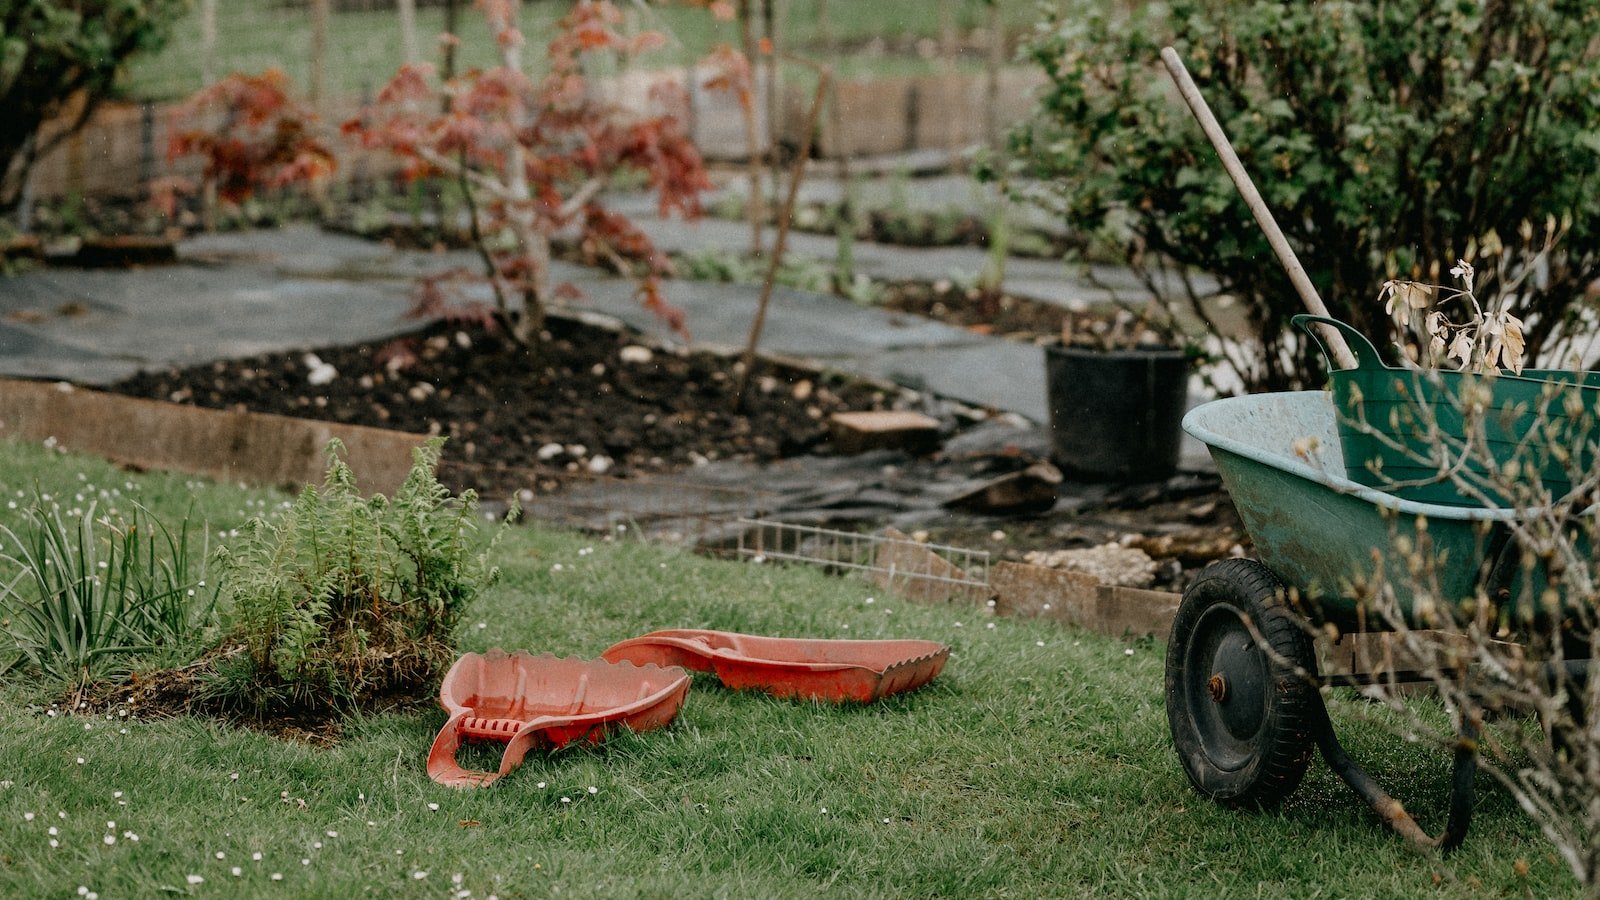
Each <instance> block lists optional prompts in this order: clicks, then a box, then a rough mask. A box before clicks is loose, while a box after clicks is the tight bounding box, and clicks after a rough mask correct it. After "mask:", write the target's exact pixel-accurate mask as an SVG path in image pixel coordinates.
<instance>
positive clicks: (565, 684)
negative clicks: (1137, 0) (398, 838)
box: [428, 648, 690, 787]
mask: <svg viewBox="0 0 1600 900" xmlns="http://www.w3.org/2000/svg"><path fill="white" fill-rule="evenodd" d="M689 682H690V677H689V673H687V672H685V671H684V670H682V669H679V668H673V667H662V666H657V665H642V666H641V665H635V664H634V663H631V662H609V661H606V660H589V659H580V658H578V657H576V656H569V657H566V658H564V659H561V658H557V657H556V656H554V655H552V654H549V653H545V654H541V655H539V656H534V655H533V654H531V653H528V652H527V651H525V650H519V651H517V652H516V653H506V652H505V651H504V650H500V649H498V648H496V649H493V650H490V651H489V652H487V653H484V654H477V653H468V654H465V655H463V656H462V657H461V658H460V659H458V660H456V662H455V665H453V666H451V667H450V671H449V672H448V673H446V674H445V677H444V682H443V683H442V684H441V685H440V686H439V705H440V706H443V707H444V709H445V711H446V712H448V713H449V714H450V717H449V719H448V720H447V721H446V722H445V726H444V728H442V729H440V731H439V735H438V737H437V738H435V739H434V742H433V747H432V748H431V749H430V750H429V752H428V775H429V777H431V778H432V779H433V780H434V781H437V782H439V783H441V784H447V785H452V786H456V787H482V786H486V785H488V784H491V783H493V782H494V781H495V780H496V779H498V778H501V777H503V776H505V775H506V774H508V773H509V772H510V771H511V770H512V769H514V768H516V767H517V766H518V765H520V764H521V763H522V759H523V757H524V756H525V755H526V754H527V752H528V751H529V750H530V749H532V748H534V747H546V748H550V749H559V748H561V747H565V746H567V745H569V744H572V743H576V742H589V743H597V742H599V741H601V740H603V739H604V737H605V736H606V734H607V733H608V732H610V731H611V730H613V729H615V728H617V727H626V728H631V729H633V730H634V731H648V730H650V729H652V728H660V727H661V726H663V725H666V724H668V723H669V722H671V721H672V720H673V718H675V717H676V716H677V714H678V710H679V708H680V707H682V705H683V700H684V696H685V695H686V694H687V693H688V690H689ZM467 741H497V742H502V743H505V744H506V749H505V753H504V755H503V756H502V758H501V762H500V769H499V771H498V772H473V771H468V770H466V769H463V768H461V767H460V766H459V765H457V764H456V760H455V756H456V751H457V750H458V749H459V747H460V745H461V744H462V743H463V742H467Z"/></svg>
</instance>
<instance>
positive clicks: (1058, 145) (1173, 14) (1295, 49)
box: [1011, 0, 1600, 388]
mask: <svg viewBox="0 0 1600 900" xmlns="http://www.w3.org/2000/svg"><path fill="white" fill-rule="evenodd" d="M1597 26H1600V7H1597V6H1595V4H1593V3H1588V2H1580V0H1516V2H1511V0H1473V2H1443V0H1384V2H1378V3H1365V2H1315V0H1259V2H1250V3H1237V2H1230V0H1173V2H1171V3H1169V4H1141V5H1138V7H1137V8H1135V9H1134V10H1132V11H1129V10H1128V9H1127V8H1126V5H1124V4H1105V3H1089V2H1076V0H1075V2H1072V3H1070V4H1069V5H1068V7H1067V9H1066V10H1065V12H1064V13H1063V14H1062V15H1060V16H1059V17H1057V18H1052V19H1050V20H1048V21H1046V22H1045V23H1044V24H1042V25H1041V26H1040V27H1039V29H1038V31H1037V33H1036V36H1035V39H1034V40H1033V41H1032V43H1031V47H1030V54H1031V57H1032V59H1033V60H1034V61H1035V62H1037V63H1038V64H1039V65H1041V66H1042V67H1043V68H1044V71H1045V72H1046V73H1047V75H1048V77H1049V83H1048V85H1047V87H1046V89H1045V91H1044V93H1043V95H1042V100H1041V105H1040V109H1039V114H1038V115H1037V116H1036V117H1035V118H1034V119H1033V120H1032V121H1030V122H1028V123H1026V124H1025V125H1023V126H1021V127H1020V128H1019V129H1018V130H1016V131H1015V132H1014V133H1013V135H1012V138H1011V150H1012V166H1013V167H1014V170H1015V172H1016V173H1018V174H1024V175H1031V176H1034V177H1037V178H1039V179H1042V180H1044V181H1045V182H1046V185H1047V187H1048V189H1049V191H1050V195H1049V196H1050V198H1051V201H1052V204H1053V205H1055V206H1056V208H1057V209H1058V211H1059V212H1060V213H1061V214H1062V215H1064V216H1066V217H1067V218H1068V219H1069V221H1071V222H1072V223H1073V224H1075V225H1076V226H1079V227H1081V228H1083V229H1087V230H1091V231H1092V230H1100V229H1107V228H1108V226H1115V227H1114V228H1110V230H1111V231H1113V232H1115V234H1116V235H1117V238H1118V240H1119V241H1121V242H1122V243H1123V244H1124V245H1126V246H1127V247H1128V248H1129V250H1130V254H1131V256H1132V257H1135V258H1143V259H1145V260H1150V259H1152V258H1155V259H1160V260H1165V261H1170V262H1171V263H1175V264H1177V265H1178V266H1181V267H1185V268H1193V269H1199V270H1203V271H1207V272H1210V273H1212V274H1214V275H1215V276H1216V277H1217V278H1218V279H1219V281H1220V282H1221V287H1222V290H1224V291H1226V292H1228V293H1230V294H1233V295H1234V296H1235V297H1237V298H1238V299H1239V300H1240V301H1241V302H1242V304H1243V309H1244V313H1245V315H1246V317H1247V320H1248V324H1249V326H1250V328H1251V329H1252V331H1253V332H1254V333H1255V334H1256V335H1257V336H1259V338H1260V340H1261V341H1262V342H1263V345H1264V351H1265V352H1264V353H1262V354H1261V355H1260V358H1259V359H1256V360H1253V361H1248V362H1243V363H1242V364H1239V365H1238V367H1239V368H1241V369H1242V370H1243V371H1242V372H1241V374H1242V375H1244V376H1245V380H1246V382H1247V383H1249V384H1250V385H1252V386H1257V387H1269V388H1280V387H1287V386H1290V385H1292V384H1294V383H1296V382H1297V381H1299V380H1300V379H1301V378H1302V377H1304V376H1305V375H1306V374H1307V373H1310V372H1314V371H1315V368H1314V367H1310V366H1308V365H1307V364H1308V362H1309V355H1310V354H1309V353H1308V352H1306V351H1305V349H1304V348H1301V350H1300V353H1299V355H1298V356H1297V355H1296V353H1294V352H1292V348H1293V347H1294V346H1295V345H1296V343H1297V342H1293V341H1285V336H1286V335H1285V329H1286V317H1287V316H1288V315H1289V314H1291V313H1293V312H1297V311H1299V301H1298V299H1297V297H1296V295H1295V293H1294V292H1293V290H1292V289H1291V287H1290V285H1289V282H1288V280H1287V278H1286V277H1285V276H1284V274H1283V272H1282V270H1281V268H1280V267H1279V264H1278V262H1277V260H1276V259H1275V257H1274V256H1273V254H1272V252H1271V251H1270V249H1269V248H1268V246H1267V243H1266V240H1265V238H1264V237H1263V235H1262V233H1261V231H1260V230H1259V229H1258V228H1257V227H1256V224H1255V222H1254V221H1253V220H1252V218H1251V216H1250V214H1249V213H1248V212H1247V210H1246V208H1245V206H1244V204H1243V202H1242V201H1241V200H1239V198H1238V195H1237V193H1236V192H1235V190H1234V187H1233V185H1232V184H1231V182H1229V180H1228V178H1227V176H1226V174H1225V173H1224V171H1223V169H1222V166H1221V164H1220V163H1219V162H1218V160H1217V157H1216V154H1215V152H1213V150H1212V149H1211V147H1210V145H1209V144H1208V143H1207V142H1206V140H1205V137H1204V136H1203V135H1202V133H1201V131H1200V129H1199V127H1198V126H1197V125H1196V124H1195V122H1194V121H1193V120H1192V119H1191V117H1190V113H1189V111H1188V109H1187V108H1186V107H1185V106H1184V105H1183V103H1182V101H1180V100H1179V99H1178V98H1177V96H1176V93H1175V92H1174V91H1173V90H1172V87H1171V83H1170V81H1169V79H1168V77H1167V75H1166V73H1165V71H1164V69H1162V67H1161V65H1160V62H1159V59H1158V52H1159V49H1160V47H1161V46H1162V45H1163V44H1167V43H1170V44H1172V45H1173V46H1175V47H1176V48H1177V49H1178V51H1179V53H1180V54H1182V56H1183V57H1184V58H1185V60H1186V61H1187V63H1188V65H1189V67H1190V70H1191V71H1192V73H1193V74H1194V76H1195V80H1196V82H1198V84H1199V85H1200V89H1201V91H1202V92H1203V93H1204V94H1205V96H1206V98H1207V99H1208V101H1209V102H1210V104H1211V106H1212V108H1213V110H1214V111H1215V112H1216V113H1217V116H1218V118H1219V119H1220V120H1221V121H1222V124H1223V127H1224V129H1225V130H1226V131H1227V133H1228V135H1229V136H1230V138H1231V139H1232V141H1233V143H1234V146H1235V148H1236V149H1237V150H1238V152H1239V155H1240V157H1241V158H1242V159H1243V161H1244V163H1245V166H1246V168H1247V169H1249V170H1250V172H1251V173H1252V175H1253V176H1254V178H1255V180H1256V182H1257V185H1258V187H1260V189H1261V191H1262V193H1263V195H1264V196H1265V198H1266V200H1267V203H1268V205H1269V206H1270V207H1271V208H1272V210H1273V211H1274V213H1275V215H1276V217H1277V220H1278V222H1279V224H1280V225H1281V226H1282V227H1283V229H1284V231H1285V233H1286V234H1287V236H1288V238H1289V242H1290V243H1291V244H1292V245H1293V246H1294V248H1295V250H1296V252H1297V253H1298V254H1299V256H1300V259H1301V261H1302V262H1303V263H1304V264H1305V267H1306V269H1307V271H1308V273H1309V274H1310V276H1311V278H1312V281H1313V282H1315V283H1316V285H1317V287H1318V289H1319V290H1320V292H1321V293H1322V295H1323V297H1324V299H1325V300H1326V301H1327V302H1328V305H1329V307H1330V308H1331V309H1332V311H1333V312H1334V314H1335V315H1337V316H1339V317H1341V318H1344V319H1346V320H1348V321H1351V322H1352V323H1353V324H1355V325H1356V326H1357V327H1359V328H1361V329H1362V330H1364V331H1366V332H1367V333H1369V334H1371V335H1373V336H1374V337H1375V338H1378V339H1379V340H1380V341H1381V340H1382V329H1381V327H1380V325H1381V323H1382V313H1381V306H1380V305H1379V304H1376V303H1374V302H1373V298H1374V297H1376V296H1377V292H1378V289H1379V287H1380V286H1381V285H1382V283H1383V282H1384V281H1385V280H1386V279H1389V278H1391V277H1401V278H1415V279H1418V280H1425V281H1431V282H1435V283H1437V282H1439V281H1441V280H1442V277H1443V275H1442V273H1441V272H1439V271H1437V270H1436V267H1437V266H1438V265H1440V263H1441V262H1442V264H1443V265H1444V266H1445V267H1449V266H1450V264H1451V263H1452V262H1453V261H1454V260H1456V259H1457V258H1463V257H1464V258H1468V259H1469V260H1470V261H1472V262H1473V263H1474V264H1475V265H1476V267H1477V270H1478V272H1479V284H1480V287H1481V288H1483V290H1484V292H1485V293H1486V294H1487V295H1490V296H1494V295H1498V294H1500V293H1502V291H1503V290H1504V289H1505V288H1506V287H1508V286H1510V287H1511V288H1512V290H1513V291H1514V293H1515V294H1517V297H1516V300H1515V302H1514V307H1515V308H1517V309H1519V310H1520V311H1521V313H1522V314H1523V318H1524V320H1525V321H1526V322H1527V324H1528V333H1527V337H1528V348H1529V352H1530V357H1532V356H1534V355H1536V354H1538V353H1539V352H1540V351H1541V350H1548V349H1552V347H1553V346H1554V345H1555V341H1556V340H1557V339H1558V338H1559V337H1560V332H1561V328H1562V325H1563V320H1564V318H1565V317H1566V316H1568V315H1569V314H1570V311H1571V310H1572V308H1573V304H1574V302H1575V301H1577V300H1578V299H1579V298H1580V297H1581V296H1582V295H1583V291H1584V289H1585V287H1586V286H1588V285H1589V284H1590V283H1591V282H1593V281H1594V280H1595V278H1596V277H1597V276H1600V240H1597V239H1600V218H1597V213H1600V191H1596V190H1594V186H1593V184H1592V182H1593V181H1594V179H1595V173H1596V171H1597V169H1600V45H1596V44H1595V42H1594V41H1593V35H1594V33H1595V30H1596V27H1597ZM1563 224H1566V225H1570V230H1568V231H1566V233H1565V235H1564V239H1563V240H1561V241H1560V242H1559V243H1558V244H1557V245H1556V247H1555V249H1554V250H1553V251H1552V252H1550V253H1549V254H1548V255H1547V256H1546V257H1545V258H1544V259H1543V260H1538V259H1537V258H1538V257H1539V255H1540V251H1541V250H1542V249H1543V248H1544V247H1545V245H1546V242H1547V239H1548V238H1549V237H1550V235H1551V232H1556V233H1559V232H1561V231H1562V230H1563ZM1529 271H1533V272H1534V277H1532V278H1530V279H1528V280H1527V281H1523V282H1521V283H1520V284H1518V283H1517V282H1516V279H1517V278H1518V277H1519V276H1521V275H1523V274H1525V273H1527V272H1529Z"/></svg>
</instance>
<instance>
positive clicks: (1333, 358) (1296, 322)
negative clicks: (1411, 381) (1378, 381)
mask: <svg viewBox="0 0 1600 900" xmlns="http://www.w3.org/2000/svg"><path fill="white" fill-rule="evenodd" d="M1289 323H1290V324H1291V325H1293V326H1294V327H1296V328H1298V329H1300V330H1301V331H1304V332H1305V333H1306V334H1309V335H1311V339H1312V340H1314V341H1316V342H1317V347H1318V348H1319V349H1321V350H1322V355H1323V356H1324V357H1325V358H1326V359H1327V360H1328V368H1329V369H1330V370H1333V369H1334V368H1335V366H1336V364H1337V363H1338V361H1339V357H1338V356H1337V354H1336V353H1335V352H1334V351H1333V349H1332V348H1330V347H1329V346H1328V344H1327V342H1326V341H1325V340H1324V339H1323V335H1324V332H1323V331H1322V330H1321V329H1319V328H1313V327H1312V326H1313V325H1321V326H1323V327H1325V328H1332V329H1333V330H1334V331H1337V332H1338V333H1339V334H1340V335H1341V336H1343V337H1344V340H1345V344H1346V345H1347V346H1346V349H1348V350H1349V351H1350V353H1351V355H1352V356H1354V357H1355V366H1354V368H1357V369H1387V368H1390V366H1388V365H1387V364H1385V363H1384V361H1383V357H1382V356H1380V355H1378V348H1377V347H1374V346H1372V342H1371V341H1369V340H1367V336H1366V335H1364V334H1362V333H1361V332H1359V331H1357V330H1355V329H1354V328H1352V327H1350V326H1349V325H1346V324H1345V323H1343V322H1341V321H1339V320H1338V319H1335V318H1333V317H1331V316H1314V315H1312V314H1310V313H1300V314H1299V315H1297V316H1295V317H1294V318H1292V319H1290V320H1289ZM1347 368H1348V367H1347Z"/></svg>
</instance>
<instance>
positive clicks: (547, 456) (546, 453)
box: [533, 442, 567, 462]
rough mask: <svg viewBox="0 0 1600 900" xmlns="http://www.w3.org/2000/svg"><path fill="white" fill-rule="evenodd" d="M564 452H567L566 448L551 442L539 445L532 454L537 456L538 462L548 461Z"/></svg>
mask: <svg viewBox="0 0 1600 900" xmlns="http://www.w3.org/2000/svg"><path fill="white" fill-rule="evenodd" d="M565 452H567V448H565V447H563V446H561V445H560V444H557V443H554V442H552V443H549V444H545V445H544V446H543V447H540V448H539V449H538V451H537V452H535V453H534V454H533V455H534V456H537V457H538V458H539V461H540V462H549V461H550V460H552V459H555V458H556V457H558V456H560V455H561V454H563V453H565Z"/></svg>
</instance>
